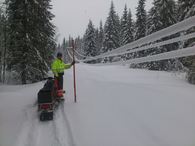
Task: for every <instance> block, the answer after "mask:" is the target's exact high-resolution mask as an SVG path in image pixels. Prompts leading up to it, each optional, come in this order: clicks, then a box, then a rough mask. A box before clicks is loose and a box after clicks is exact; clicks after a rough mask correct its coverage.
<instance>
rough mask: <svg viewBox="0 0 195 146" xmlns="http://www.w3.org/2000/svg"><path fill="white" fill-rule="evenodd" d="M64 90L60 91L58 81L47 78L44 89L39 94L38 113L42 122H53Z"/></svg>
mask: <svg viewBox="0 0 195 146" xmlns="http://www.w3.org/2000/svg"><path fill="white" fill-rule="evenodd" d="M64 93H65V91H64V90H59V89H58V81H57V79H54V78H52V77H49V78H47V82H46V83H45V84H44V87H43V88H42V89H41V90H39V92H38V111H39V113H40V114H39V116H40V121H47V120H53V113H54V110H55V108H56V107H57V106H58V105H59V103H60V102H61V97H63V94H64Z"/></svg>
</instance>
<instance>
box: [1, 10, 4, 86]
mask: <svg viewBox="0 0 195 146" xmlns="http://www.w3.org/2000/svg"><path fill="white" fill-rule="evenodd" d="M3 19H4V17H3V12H2V11H1V9H0V82H1V81H2V66H3V44H4V43H3V40H4V39H3V26H4V23H3V22H4V20H3Z"/></svg>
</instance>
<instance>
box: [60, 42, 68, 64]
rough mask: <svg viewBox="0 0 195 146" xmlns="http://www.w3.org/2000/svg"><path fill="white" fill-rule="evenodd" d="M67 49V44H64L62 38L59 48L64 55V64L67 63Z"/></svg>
mask: <svg viewBox="0 0 195 146" xmlns="http://www.w3.org/2000/svg"><path fill="white" fill-rule="evenodd" d="M67 47H68V44H67V42H66V39H65V38H64V39H63V41H62V45H61V48H62V51H63V54H64V62H65V63H68V62H69V58H68V53H67V49H68V48H67Z"/></svg>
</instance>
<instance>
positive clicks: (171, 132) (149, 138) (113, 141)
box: [0, 64, 195, 146]
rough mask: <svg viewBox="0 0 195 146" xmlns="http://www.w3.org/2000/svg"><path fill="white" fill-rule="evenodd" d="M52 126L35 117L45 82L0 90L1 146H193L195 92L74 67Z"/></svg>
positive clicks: (140, 75) (167, 77)
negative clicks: (73, 73)
mask: <svg viewBox="0 0 195 146" xmlns="http://www.w3.org/2000/svg"><path fill="white" fill-rule="evenodd" d="M76 69H77V92H78V93H77V94H78V97H77V98H78V103H76V104H75V103H74V100H73V89H72V87H73V81H72V69H70V70H67V71H66V73H65V77H64V82H65V89H66V91H67V94H66V101H65V103H64V104H61V105H60V106H59V108H58V109H57V111H56V114H55V117H54V120H53V121H49V122H40V121H39V120H38V117H37V107H36V99H37V92H38V90H39V89H40V88H41V87H42V86H43V84H44V82H40V83H36V84H31V85H25V86H5V85H1V86H0V146H43V145H47V146H193V145H195V96H194V95H195V86H194V85H190V84H188V83H187V82H186V81H185V80H184V79H183V78H179V77H177V76H175V75H174V74H172V73H167V72H156V71H146V70H135V69H128V68H127V67H124V66H90V65H84V64H79V65H77V68H76Z"/></svg>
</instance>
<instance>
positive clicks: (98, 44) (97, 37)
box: [95, 28, 100, 55]
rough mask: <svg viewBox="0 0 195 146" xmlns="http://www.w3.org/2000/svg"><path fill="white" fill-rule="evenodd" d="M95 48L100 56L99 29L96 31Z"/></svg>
mask: <svg viewBox="0 0 195 146" xmlns="http://www.w3.org/2000/svg"><path fill="white" fill-rule="evenodd" d="M95 46H96V53H97V54H96V55H99V54H100V41H99V28H96V29H95Z"/></svg>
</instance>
